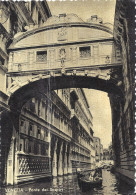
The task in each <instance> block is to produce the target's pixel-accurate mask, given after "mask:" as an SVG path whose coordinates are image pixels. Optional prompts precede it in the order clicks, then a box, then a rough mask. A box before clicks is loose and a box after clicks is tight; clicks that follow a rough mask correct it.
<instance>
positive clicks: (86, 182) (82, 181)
mask: <svg viewBox="0 0 136 195" xmlns="http://www.w3.org/2000/svg"><path fill="white" fill-rule="evenodd" d="M78 185H79V187H80V189H81V190H82V191H89V190H91V189H93V188H95V187H99V186H101V185H102V171H101V169H97V170H96V171H95V173H94V175H93V176H91V177H90V176H89V175H88V176H87V175H86V176H82V177H79V178H78Z"/></svg>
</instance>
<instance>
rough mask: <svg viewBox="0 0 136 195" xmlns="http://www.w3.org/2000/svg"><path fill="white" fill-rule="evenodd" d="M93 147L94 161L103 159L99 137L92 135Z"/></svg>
mask: <svg viewBox="0 0 136 195" xmlns="http://www.w3.org/2000/svg"><path fill="white" fill-rule="evenodd" d="M94 148H95V158H96V162H99V161H101V160H103V145H102V144H101V139H100V138H99V137H94Z"/></svg>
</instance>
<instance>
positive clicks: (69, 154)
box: [68, 146, 72, 174]
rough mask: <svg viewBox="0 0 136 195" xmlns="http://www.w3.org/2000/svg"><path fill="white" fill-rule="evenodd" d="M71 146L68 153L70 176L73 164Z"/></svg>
mask: <svg viewBox="0 0 136 195" xmlns="http://www.w3.org/2000/svg"><path fill="white" fill-rule="evenodd" d="M71 157H72V154H71V146H70V147H69V153H68V174H72V162H71Z"/></svg>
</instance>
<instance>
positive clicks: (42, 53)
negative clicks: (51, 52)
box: [37, 51, 47, 62]
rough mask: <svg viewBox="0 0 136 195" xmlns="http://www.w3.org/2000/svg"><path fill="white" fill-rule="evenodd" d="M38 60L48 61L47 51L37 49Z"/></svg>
mask: <svg viewBox="0 0 136 195" xmlns="http://www.w3.org/2000/svg"><path fill="white" fill-rule="evenodd" d="M37 61H38V62H46V61H47V51H37Z"/></svg>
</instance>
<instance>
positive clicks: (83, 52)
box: [79, 46, 91, 58]
mask: <svg viewBox="0 0 136 195" xmlns="http://www.w3.org/2000/svg"><path fill="white" fill-rule="evenodd" d="M79 52H80V58H88V57H90V56H91V48H90V46H89V47H80V48H79Z"/></svg>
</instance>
